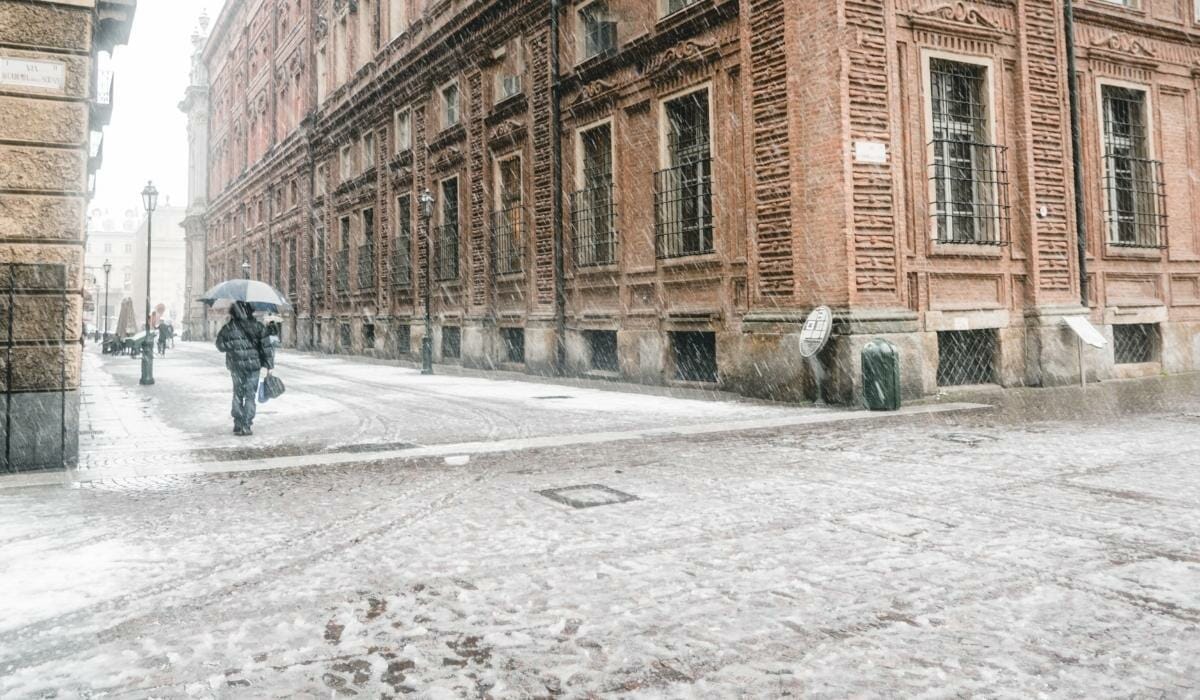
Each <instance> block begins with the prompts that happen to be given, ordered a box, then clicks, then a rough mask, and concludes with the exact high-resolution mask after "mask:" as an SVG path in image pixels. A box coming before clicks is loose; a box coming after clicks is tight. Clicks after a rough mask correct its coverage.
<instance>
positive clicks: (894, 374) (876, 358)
mask: <svg viewBox="0 0 1200 700" xmlns="http://www.w3.org/2000/svg"><path fill="white" fill-rule="evenodd" d="M862 373H863V402H864V403H865V404H866V406H867V408H869V409H871V410H872V411H898V410H900V351H899V350H897V349H896V346H895V345H892V344H891V343H889V342H888V341H886V340H881V339H878V338H877V339H875V340H872V341H871V342H869V343H867V346H866V347H864V348H863V351H862Z"/></svg>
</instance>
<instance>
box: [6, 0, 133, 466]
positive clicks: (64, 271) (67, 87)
mask: <svg viewBox="0 0 1200 700" xmlns="http://www.w3.org/2000/svg"><path fill="white" fill-rule="evenodd" d="M135 5H136V0H61V1H53V0H21V1H16V0H0V392H2V393H0V401H2V404H0V473H3V472H5V471H10V470H18V471H20V470H32V469H47V468H62V467H63V466H64V464H70V463H73V462H74V461H75V459H76V457H77V456H78V423H79V377H80V371H81V362H82V357H81V354H80V353H81V338H80V335H81V332H82V330H83V319H84V317H83V298H84V285H85V284H87V285H88V286H93V285H91V283H90V281H89V280H90V278H91V277H92V273H90V272H88V271H86V270H85V266H84V253H85V245H86V242H87V240H86V239H87V236H86V232H87V223H86V222H87V202H88V200H89V199H90V198H91V195H92V193H93V192H94V186H95V176H96V171H97V169H98V168H99V167H100V164H101V161H102V160H103V147H102V139H103V129H104V127H105V125H107V123H108V120H109V118H110V117H111V115H112V96H113V93H112V84H113V83H112V81H113V75H112V73H111V71H105V70H103V65H104V60H105V59H107V57H108V56H109V55H110V54H111V52H112V50H113V47H114V46H117V45H119V44H123V43H125V42H126V40H127V39H128V37H129V32H130V29H131V25H132V23H133V14H134V8H135Z"/></svg>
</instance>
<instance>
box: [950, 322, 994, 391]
mask: <svg viewBox="0 0 1200 700" xmlns="http://www.w3.org/2000/svg"><path fill="white" fill-rule="evenodd" d="M937 340H938V368H937V383H938V386H967V385H971V384H995V383H996V356H997V353H998V351H999V348H1000V341H999V339H998V337H997V333H996V329H995V328H984V329H980V330H974V331H941V332H939V333H938V334H937Z"/></svg>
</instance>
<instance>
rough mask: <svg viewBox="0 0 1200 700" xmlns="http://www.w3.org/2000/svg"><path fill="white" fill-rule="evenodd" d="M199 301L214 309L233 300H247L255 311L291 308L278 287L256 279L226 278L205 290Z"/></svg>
mask: <svg viewBox="0 0 1200 700" xmlns="http://www.w3.org/2000/svg"><path fill="white" fill-rule="evenodd" d="M200 301H202V302H204V303H205V304H208V305H209V306H211V307H213V308H214V309H227V308H229V307H230V306H232V305H233V302H235V301H244V302H248V303H249V304H250V305H251V306H253V307H254V308H255V310H256V311H279V310H281V309H290V308H292V305H291V304H289V303H288V301H287V299H284V298H283V294H280V293H279V290H278V289H275V288H274V287H272V286H271V285H269V284H267V283H266V282H259V281H257V280H226V281H225V282H222V283H220V284H218V285H217V286H215V287H213V288H212V289H210V290H208V291H207V292H205V293H204V296H202V297H200Z"/></svg>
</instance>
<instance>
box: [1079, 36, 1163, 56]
mask: <svg viewBox="0 0 1200 700" xmlns="http://www.w3.org/2000/svg"><path fill="white" fill-rule="evenodd" d="M1092 48H1099V49H1102V50H1107V51H1113V52H1116V53H1121V54H1128V55H1130V56H1134V57H1139V58H1155V57H1156V54H1155V52H1154V49H1153V48H1151V47H1149V46H1147V45H1145V44H1143V43H1142V42H1141V41H1140V40H1139V39H1134V38H1132V37H1130V36H1127V35H1124V34H1119V33H1117V32H1113V33H1112V34H1110V35H1108V36H1107V37H1101V38H1099V39H1093V40H1092Z"/></svg>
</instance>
